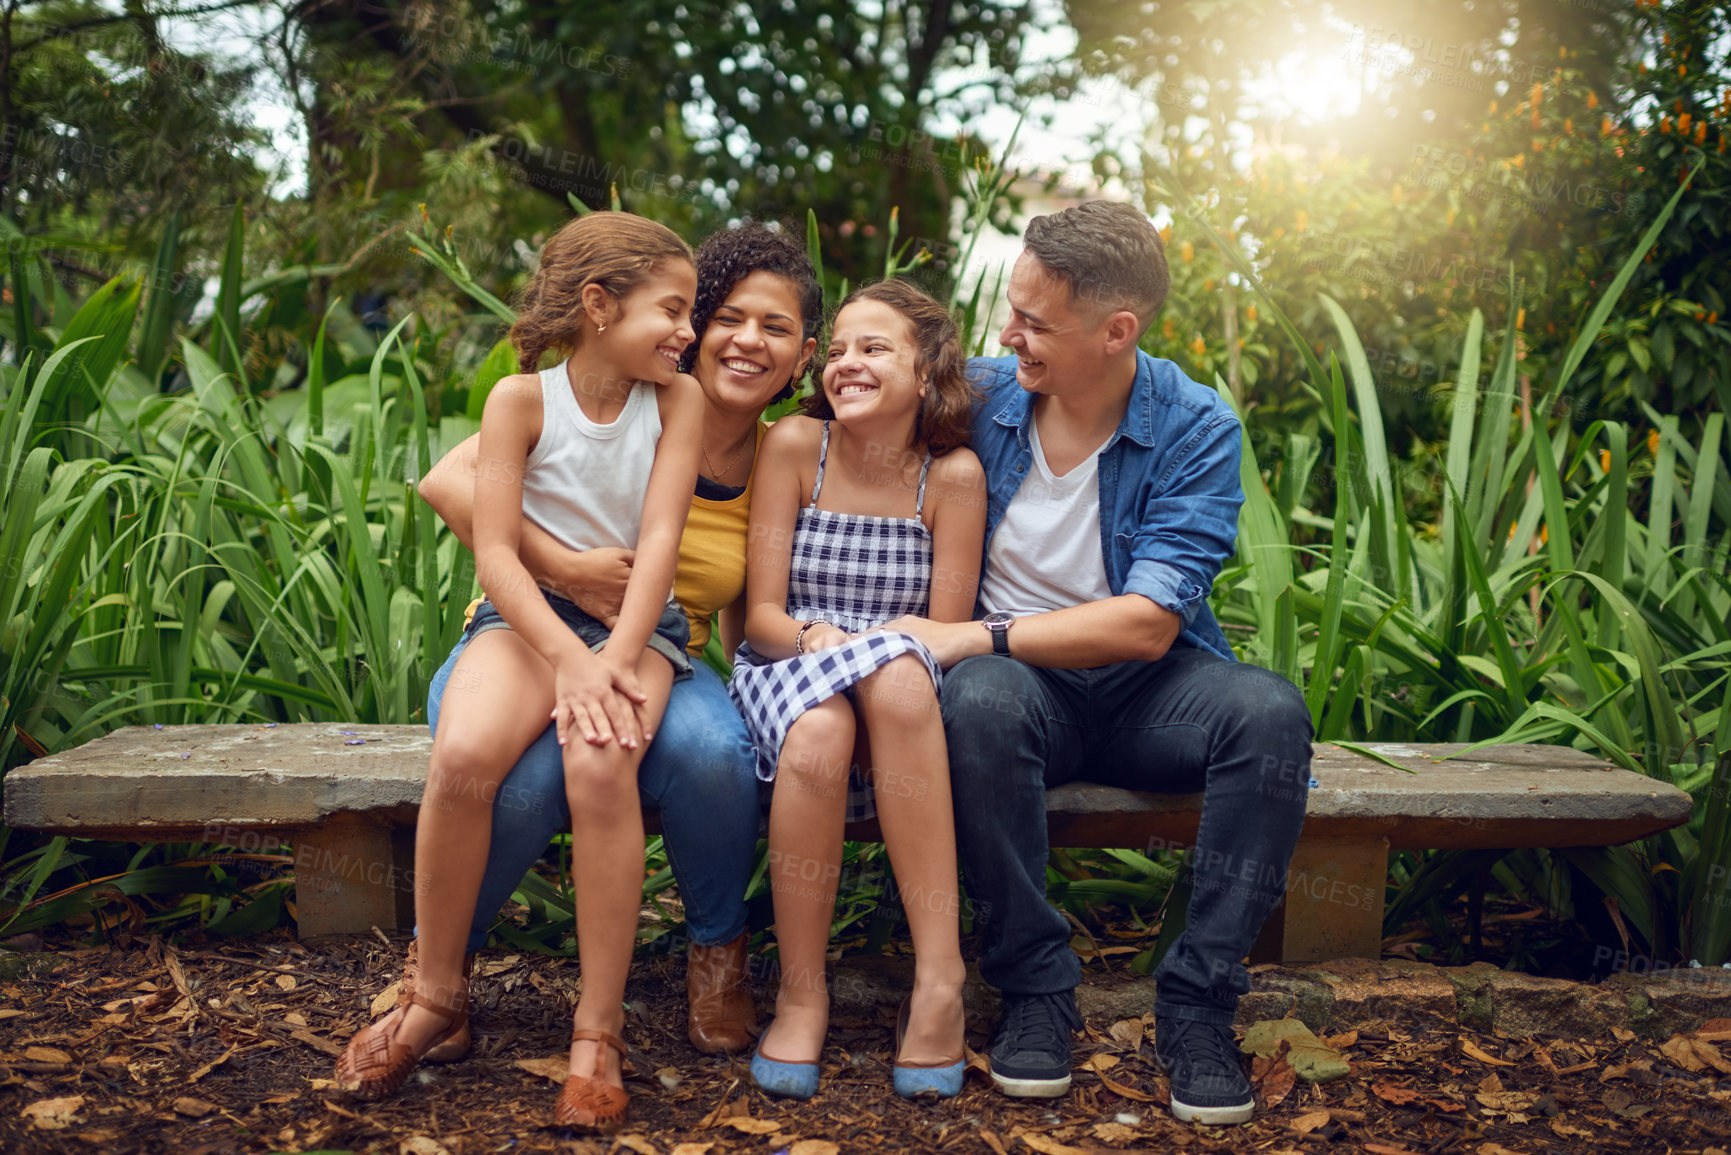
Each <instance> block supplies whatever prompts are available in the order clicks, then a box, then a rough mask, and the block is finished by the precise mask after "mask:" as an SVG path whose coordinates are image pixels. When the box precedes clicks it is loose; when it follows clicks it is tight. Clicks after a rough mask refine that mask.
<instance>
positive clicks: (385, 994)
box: [371, 979, 403, 1019]
mask: <svg viewBox="0 0 1731 1155" xmlns="http://www.w3.org/2000/svg"><path fill="white" fill-rule="evenodd" d="M402 993H403V980H402V979H398V980H397V981H396V982H394V983H392V984H391V985H390V986H388V987H386V988H385V989H384V990H382V991H380V992H379V993H378V994H376V995H374V996H373V1004H372V1007H371V1010H372V1013H373V1018H375V1019H376V1018H378V1017H379V1016H380V1015H382V1014H384V1013H385V1012H386V1011H388V1010H390V1009H391V1008H392V1007H394V1006H396V1005H397V999H398V998H399V997H401V995H402Z"/></svg>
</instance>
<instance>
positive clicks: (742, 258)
mask: <svg viewBox="0 0 1731 1155" xmlns="http://www.w3.org/2000/svg"><path fill="white" fill-rule="evenodd" d="M753 273H774V274H775V275H776V276H778V277H780V278H782V279H783V280H785V281H786V282H787V283H788V284H789V285H791V286H792V287H793V291H794V295H795V296H797V297H798V298H799V312H800V321H801V323H802V325H803V332H802V334H801V339H802V340H803V339H804V338H805V337H815V336H817V331H818V328H819V326H821V325H822V324H823V286H822V285H820V284H819V283H818V279H817V270H816V269H814V268H812V264H811V258H810V257H809V256H807V255H806V251H805V246H804V245H803V244H801V243H800V242H799V241H797V240H795V239H794V238H793V235H792V234H791V233H790V232H789V231H788V230H787V229H785V228H783V229H771V228H770V227H769V226H768V225H766V224H763V223H762V222H760V221H747V222H746V223H745V224H742V225H739V226H738V227H736V228H731V229H721V230H719V231H718V232H714V233H711V234H709V236H708V237H707V238H706V239H705V240H704V242H703V243H702V244H700V245H698V246H697V300H695V301H693V302H692V304H691V330H692V332H694V333H696V334H697V338H696V339H695V340H694V341H692V342H691V344H690V345H689V346H687V347H686V350H685V355H684V356H683V357H681V358H680V359H679V371H680V372H681V373H689V372H691V370H692V367H693V366H695V365H696V364H697V351H698V348H699V347H700V346H701V345H702V344H703V334H704V333H705V332H706V331H707V330H708V329H709V322H710V321H711V320H712V319H713V318H714V317H715V310H717V309H719V308H721V306H722V304H723V303H724V302H725V301H726V300H727V298H728V296H729V294H731V293H732V292H733V287H734V286H735V285H737V284H739V282H741V281H743V280H745V278H747V277H749V276H751V274H753ZM812 360H813V361H816V360H817V359H816V358H815V357H814V358H812ZM803 376H804V375H803V374H794V375H793V376H792V377H790V378H788V381H787V384H786V385H784V386H783V387H782V389H781V391H780V392H779V393H777V394H776V395H775V396H774V397H772V398H770V404H772V405H773V404H775V403H776V402H778V401H786V400H787V399H788V398H789V397H792V396H793V394H794V390H796V389H797V388H798V387H799V383H800V380H801V379H802V377H803Z"/></svg>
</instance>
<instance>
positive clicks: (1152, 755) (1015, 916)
mask: <svg viewBox="0 0 1731 1155" xmlns="http://www.w3.org/2000/svg"><path fill="white" fill-rule="evenodd" d="M942 700H943V712H944V732H945V735H946V737H947V738H948V741H949V751H950V788H951V790H952V792H953V795H954V798H955V806H956V842H957V849H958V851H959V852H960V856H961V861H962V868H963V871H964V872H965V874H966V878H967V886H968V892H969V894H970V896H971V897H972V898H973V900H974V902H975V904H976V906H977V907H978V908H979V910H980V914H981V919H982V921H983V922H984V927H983V938H984V944H983V945H984V950H983V953H982V955H981V959H980V973H981V975H982V976H983V977H984V978H985V980H986V981H987V982H989V983H991V984H992V985H993V986H996V987H998V988H1000V989H1002V990H1004V991H1006V992H1009V993H1012V994H1052V993H1056V992H1059V991H1067V990H1070V989H1072V988H1074V987H1075V985H1076V984H1077V982H1078V981H1080V979H1081V974H1082V970H1081V963H1080V962H1079V961H1078V959H1077V958H1076V954H1075V952H1074V951H1073V950H1071V949H1070V929H1069V927H1068V925H1067V924H1066V922H1065V920H1064V916H1063V915H1062V914H1061V913H1060V912H1059V911H1058V910H1057V908H1056V907H1054V906H1052V905H1051V904H1050V903H1049V902H1047V901H1046V854H1047V845H1046V790H1047V789H1048V788H1049V787H1053V786H1059V785H1062V784H1064V783H1066V782H1073V781H1076V780H1078V779H1087V780H1088V781H1090V782H1100V783H1104V784H1106V785H1110V786H1122V787H1126V788H1128V789H1132V790H1147V791H1153V792H1158V793H1175V794H1188V793H1195V792H1201V794H1202V796H1203V803H1202V823H1201V828H1200V830H1199V832H1198V834H1197V838H1196V846H1195V847H1193V848H1192V849H1191V851H1190V852H1189V854H1190V857H1191V866H1192V869H1193V872H1194V875H1195V889H1194V891H1193V893H1192V896H1191V899H1190V909H1189V918H1188V921H1187V922H1186V924H1185V928H1184V932H1183V933H1182V934H1181V935H1179V936H1178V939H1177V941H1176V942H1174V943H1173V945H1172V948H1171V950H1170V951H1168V952H1167V955H1166V958H1165V960H1164V961H1162V963H1161V964H1160V967H1159V969H1158V971H1157V972H1156V974H1155V980H1156V996H1155V1006H1154V1014H1155V1016H1156V1017H1157V1018H1159V1017H1168V1018H1173V1019H1190V1020H1195V1021H1199V1022H1209V1023H1217V1024H1222V1025H1230V1024H1231V1022H1232V1017H1233V1013H1234V1011H1235V1010H1236V1009H1237V1006H1238V998H1239V996H1240V995H1242V994H1244V993H1245V992H1246V991H1248V990H1249V989H1250V976H1249V975H1248V973H1247V972H1246V971H1245V968H1244V965H1243V958H1244V955H1245V954H1246V953H1247V952H1248V951H1249V950H1250V946H1251V944H1252V942H1254V941H1255V939H1256V935H1257V932H1258V931H1260V930H1261V929H1262V924H1263V922H1264V921H1265V920H1266V919H1267V917H1268V914H1269V912H1270V911H1271V910H1273V909H1274V905H1275V903H1276V902H1278V901H1279V900H1280V899H1281V898H1282V896H1283V895H1284V894H1285V887H1286V871H1287V867H1288V864H1289V863H1290V862H1291V859H1292V850H1293V847H1294V846H1296V845H1297V843H1298V832H1299V828H1300V827H1301V826H1302V825H1303V823H1304V809H1305V805H1306V803H1307V801H1308V800H1309V786H1310V736H1311V725H1310V713H1309V711H1308V710H1307V709H1306V708H1305V704H1304V699H1303V697H1302V696H1300V694H1299V692H1298V690H1297V689H1296V688H1295V687H1294V686H1293V685H1292V683H1290V682H1288V681H1287V680H1286V679H1284V678H1282V677H1280V676H1279V675H1277V674H1274V673H1271V672H1270V671H1268V670H1264V669H1260V668H1258V667H1256V666H1248V665H1240V664H1239V663H1237V662H1229V661H1227V660H1225V659H1224V658H1221V657H1219V656H1217V655H1215V654H1212V653H1209V652H1208V651H1205V650H1200V649H1196V648H1194V647H1191V646H1182V645H1178V646H1173V647H1172V649H1171V650H1169V651H1168V652H1167V654H1166V656H1165V657H1164V658H1162V659H1161V660H1160V661H1158V662H1123V663H1120V664H1117V665H1111V666H1100V667H1097V668H1095V669H1089V670H1046V669H1037V668H1035V667H1033V666H1029V665H1026V664H1024V663H1022V662H1018V661H1016V660H1014V659H1012V658H1002V657H997V656H986V657H978V658H969V659H967V660H966V661H964V662H961V663H959V664H958V665H957V666H956V667H955V668H954V669H953V670H951V671H950V672H949V673H948V674H946V675H945V677H944V688H943V699H942Z"/></svg>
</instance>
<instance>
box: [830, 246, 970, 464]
mask: <svg viewBox="0 0 1731 1155" xmlns="http://www.w3.org/2000/svg"><path fill="white" fill-rule="evenodd" d="M855 301H879V302H881V303H883V304H885V305H888V306H889V307H890V308H892V309H894V310H895V311H896V312H898V313H900V314H901V315H902V317H903V318H904V319H906V321H907V323H908V328H909V329H911V330H912V331H913V335H914V344H915V345H916V346H917V348H918V349H919V356H918V358H917V359H916V361H915V363H914V367H915V371H916V372H918V373H919V374H920V375H921V376H923V377H924V378H925V379H926V384H927V385H928V386H929V388H927V390H926V399H925V401H924V402H923V403H921V405H920V411H919V413H918V415H917V416H915V418H914V448H916V449H917V448H919V447H921V446H924V447H925V448H926V449H927V450H929V451H930V452H931V454H932V456H933V457H942V456H943V455H944V454H946V453H948V452H949V451H950V450H952V449H960V448H961V447H962V446H964V445H966V444H967V443H968V437H969V429H970V425H971V422H972V418H973V411H974V402H975V401H977V400H978V399H979V392H978V391H977V390H976V389H975V388H974V386H973V385H972V383H970V382H969V381H968V375H967V364H968V360H967V358H966V357H964V356H963V355H962V338H961V333H960V331H959V330H957V328H956V321H955V318H953V317H951V316H950V311H949V310H948V309H946V308H944V307H943V305H941V304H939V303H938V302H937V301H936V300H934V299H933V298H932V297H930V296H928V295H927V294H925V293H924V292H921V291H920V290H919V289H917V288H915V287H914V286H913V285H911V284H909V283H908V282H907V281H879V282H878V283H877V284H875V285H865V286H862V287H860V288H858V289H855V290H854V291H853V292H851V293H849V294H848V295H847V299H846V300H844V301H843V302H842V303H841V305H840V306H839V307H838V308H837V309H836V315H837V316H840V315H841V311H842V309H845V308H847V307H848V306H849V305H851V304H853V303H854V302H855ZM800 412H801V413H804V414H805V415H806V416H807V417H817V418H820V419H822V420H825V421H828V420H830V419H831V418H833V417H834V416H835V410H834V409H832V408H831V407H830V403H829V398H828V397H827V396H825V395H824V391H823V389H822V388H821V387H820V388H818V389H816V390H814V391H812V392H811V393H810V394H808V395H807V396H806V397H805V399H804V400H803V401H801V402H800Z"/></svg>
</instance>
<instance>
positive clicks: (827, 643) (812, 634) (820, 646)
mask: <svg viewBox="0 0 1731 1155" xmlns="http://www.w3.org/2000/svg"><path fill="white" fill-rule="evenodd" d="M851 641H853V635H852V634H850V633H848V632H847V631H846V630H844V629H842V628H841V627H840V626H832V625H830V624H829V623H828V622H819V623H818V624H817V625H815V626H813V627H811V628H810V629H809V630H807V631H806V632H805V652H806V653H808V654H814V653H816V652H817V651H819V650H831V649H834V648H835V647H836V646H845V645H846V644H847V643H849V642H851Z"/></svg>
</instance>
